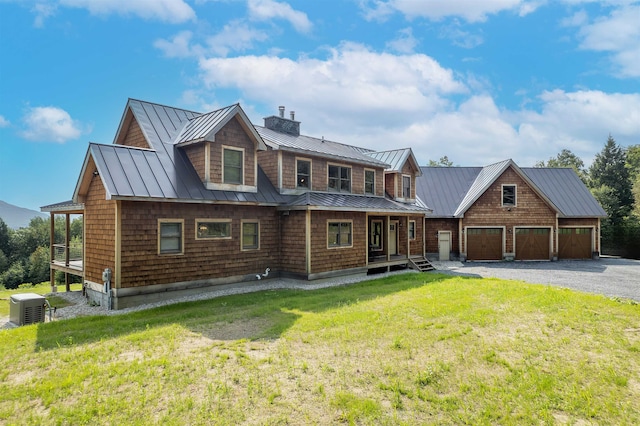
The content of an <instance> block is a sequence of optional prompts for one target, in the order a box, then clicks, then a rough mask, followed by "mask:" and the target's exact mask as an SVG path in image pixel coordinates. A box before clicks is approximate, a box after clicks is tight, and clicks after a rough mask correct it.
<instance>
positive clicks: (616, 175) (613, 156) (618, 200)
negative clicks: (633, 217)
mask: <svg viewBox="0 0 640 426" xmlns="http://www.w3.org/2000/svg"><path fill="white" fill-rule="evenodd" d="M626 163H627V156H626V153H625V151H624V149H622V148H621V147H619V146H618V145H617V144H616V141H615V140H614V139H613V137H611V135H609V139H607V143H606V144H605V146H604V148H603V149H602V151H601V152H600V153H598V154H597V155H596V158H595V160H594V161H593V164H592V165H591V167H590V169H589V175H590V179H591V182H590V183H591V187H592V188H593V189H597V188H602V187H606V188H607V193H608V196H607V198H610V197H613V198H614V199H615V200H611V199H608V203H606V204H608V209H607V207H605V210H607V214H608V215H609V220H610V221H611V223H612V225H614V226H615V225H619V224H621V223H622V221H623V219H624V218H625V217H626V216H628V215H629V213H630V212H631V209H632V207H633V194H632V193H631V181H630V180H629V170H628V169H627V167H626Z"/></svg>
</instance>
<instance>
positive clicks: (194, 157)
mask: <svg viewBox="0 0 640 426" xmlns="http://www.w3.org/2000/svg"><path fill="white" fill-rule="evenodd" d="M208 144H209V142H203V143H198V144H193V145H188V146H185V147H184V148H183V149H184V152H185V154H187V157H188V158H189V161H190V162H191V164H192V165H193V168H194V169H195V170H196V173H198V176H199V177H200V180H201V181H202V182H206V181H207V179H206V175H205V157H206V155H205V151H206V149H207V145H208Z"/></svg>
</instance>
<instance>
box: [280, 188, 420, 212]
mask: <svg viewBox="0 0 640 426" xmlns="http://www.w3.org/2000/svg"><path fill="white" fill-rule="evenodd" d="M286 207H287V208H290V209H296V208H303V209H307V208H312V209H318V210H325V209H326V210H346V211H366V212H390V211H395V212H398V213H416V214H425V213H428V212H429V209H428V208H426V207H424V206H421V205H418V204H417V203H416V204H406V203H400V202H397V201H394V200H391V199H389V198H386V197H370V196H364V195H353V194H341V193H331V192H307V193H304V194H302V195H299V196H297V197H296V198H294V199H293V200H291V201H290V202H289V203H287V204H286Z"/></svg>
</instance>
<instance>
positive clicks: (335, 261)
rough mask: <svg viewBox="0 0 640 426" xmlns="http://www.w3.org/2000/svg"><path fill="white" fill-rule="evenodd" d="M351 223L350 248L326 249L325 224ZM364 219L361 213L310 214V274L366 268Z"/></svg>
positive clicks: (327, 212)
mask: <svg viewBox="0 0 640 426" xmlns="http://www.w3.org/2000/svg"><path fill="white" fill-rule="evenodd" d="M328 222H351V223H353V225H352V228H351V235H352V246H351V247H336V248H330V247H327V245H328V244H327V238H328V237H327V223H328ZM366 232H367V216H366V213H364V212H362V213H360V212H330V211H312V212H311V273H312V274H321V273H325V272H331V271H340V270H343V269H354V268H361V267H364V266H365V262H366V258H367V247H366Z"/></svg>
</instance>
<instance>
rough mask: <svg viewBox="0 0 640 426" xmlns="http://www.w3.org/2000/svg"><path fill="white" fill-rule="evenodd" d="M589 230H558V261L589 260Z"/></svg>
mask: <svg viewBox="0 0 640 426" xmlns="http://www.w3.org/2000/svg"><path fill="white" fill-rule="evenodd" d="M591 232H592V229H591V228H560V229H558V257H559V258H560V259H591V253H592V249H591V241H592V238H591Z"/></svg>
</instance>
